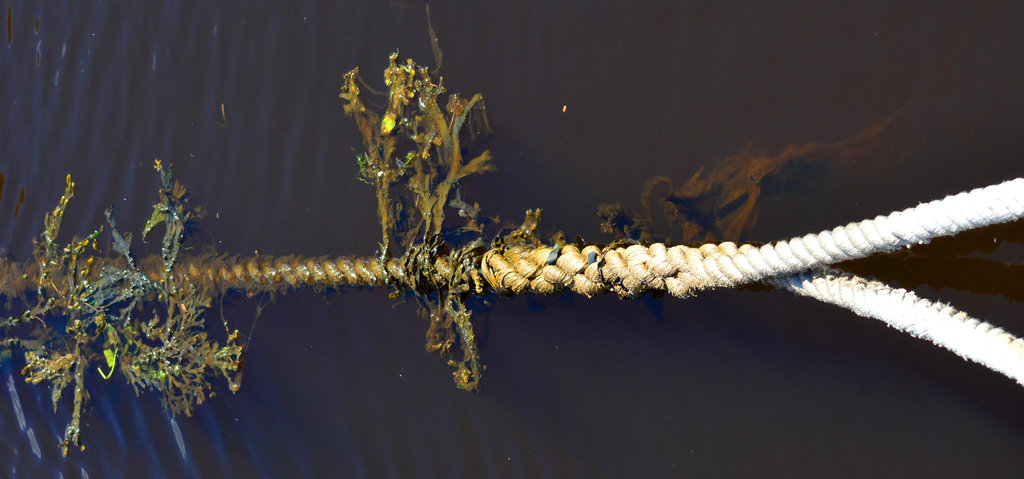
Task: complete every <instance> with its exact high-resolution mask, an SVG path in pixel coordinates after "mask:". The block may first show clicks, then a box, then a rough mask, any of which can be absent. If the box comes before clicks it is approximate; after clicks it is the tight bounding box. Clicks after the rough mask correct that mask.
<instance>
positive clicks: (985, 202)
mask: <svg viewBox="0 0 1024 479" xmlns="http://www.w3.org/2000/svg"><path fill="white" fill-rule="evenodd" d="M1022 216H1024V178H1018V179H1015V180H1011V181H1007V182H1004V183H1000V184H997V185H993V186H988V187H985V188H978V189H975V190H972V191H969V192H965V193H960V194H958V195H953V196H948V197H946V198H943V199H941V200H936V201H932V202H929V203H924V204H921V205H919V206H916V207H914V208H908V209H905V210H903V211H897V212H895V213H892V214H890V215H888V216H879V217H877V218H875V219H871V220H864V221H860V222H856V223H850V224H848V225H846V226H840V227H837V228H835V229H832V230H826V231H822V232H820V233H818V234H809V235H806V236H802V237H796V238H792V239H789V240H785V241H779V242H776V243H770V244H766V245H763V246H754V245H749V244H744V245H740V246H737V245H736V244H734V243H729V242H725V243H719V244H705V245H702V246H700V247H696V248H694V247H689V246H682V245H677V246H666V245H664V244H662V243H655V244H652V245H650V246H643V245H639V244H634V245H629V246H618V247H611V248H599V247H597V246H586V247H584V248H583V249H582V250H580V249H578V248H577V247H575V246H572V245H570V246H566V247H564V248H561V249H560V250H558V249H556V248H531V247H527V246H513V247H507V248H495V249H492V250H490V251H488V252H487V253H485V254H484V256H483V260H482V264H481V267H480V270H481V273H482V275H483V277H484V278H485V279H486V280H487V283H488V284H489V285H490V287H491V288H493V289H495V290H497V291H503V292H510V293H520V292H523V291H526V290H529V291H532V292H535V293H541V294H549V293H553V292H557V291H560V290H562V289H570V290H572V291H574V292H576V293H579V294H582V295H585V296H588V297H590V296H593V295H595V294H597V293H599V292H602V291H613V292H615V293H618V294H619V295H622V296H624V297H632V296H637V295H640V294H643V293H645V292H647V291H668V292H669V293H671V294H672V295H674V296H678V297H687V296H692V295H693V294H695V293H696V292H698V291H700V290H703V289H707V288H714V287H736V286H740V285H743V284H747V283H751V282H755V281H761V280H764V279H766V278H771V277H776V276H784V275H790V274H794V273H798V272H801V271H806V270H809V269H813V268H820V267H822V266H826V265H830V264H834V263H837V262H840V261H846V260H851V259H857V258H863V257H865V256H869V255H871V254H874V253H879V252H884V251H892V250H895V249H898V248H901V247H905V246H911V245H915V244H923V243H926V242H928V241H930V240H931V239H932V238H936V237H939V236H947V235H954V234H957V233H960V232H962V231H966V230H970V229H974V228H979V227H982V226H988V225H992V224H996V223H1004V222H1007V221H1013V220H1016V219H1019V218H1021V217H1022Z"/></svg>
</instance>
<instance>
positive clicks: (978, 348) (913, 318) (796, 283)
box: [769, 271, 1024, 385]
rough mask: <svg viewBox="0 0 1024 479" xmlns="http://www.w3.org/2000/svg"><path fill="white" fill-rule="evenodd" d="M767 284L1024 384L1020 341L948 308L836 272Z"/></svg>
mask: <svg viewBox="0 0 1024 479" xmlns="http://www.w3.org/2000/svg"><path fill="white" fill-rule="evenodd" d="M769 282H770V283H772V284H774V285H776V286H778V287H782V288H786V289H788V290H790V291H792V292H794V293H796V294H798V295H800V296H809V297H812V298H815V299H817V300H820V301H824V302H826V303H832V304H835V305H838V306H842V307H844V308H847V309H850V310H851V311H853V312H855V313H857V314H859V315H861V316H865V317H868V318H875V319H880V320H882V321H885V322H886V324H888V325H890V326H892V327H894V328H896V329H898V330H900V331H903V332H905V333H908V334H910V335H912V336H914V337H918V338H921V339H927V340H929V341H931V342H932V343H935V344H936V345H938V346H941V347H943V348H946V349H948V350H950V351H953V352H954V353H956V354H957V355H959V356H960V357H962V358H964V359H968V360H971V361H974V362H976V363H979V364H982V365H984V366H986V367H988V368H989V369H991V370H993V371H998V372H1000V373H1002V374H1004V375H1006V376H1007V377H1009V378H1010V379H1013V380H1014V381H1017V382H1018V383H1019V384H1021V385H1024V340H1021V339H1020V338H1017V337H1016V336H1014V335H1012V334H1010V333H1008V332H1006V331H1004V330H1002V329H1000V328H998V327H995V326H993V325H991V324H989V323H986V322H984V321H981V320H978V319H975V318H972V317H970V316H968V315H967V313H965V312H963V311H959V310H957V309H956V308H953V307H952V306H949V305H947V304H943V303H933V302H931V301H929V300H927V299H923V298H919V297H917V295H915V294H914V293H913V292H911V291H907V290H904V289H897V288H891V287H889V286H888V285H885V284H883V283H879V282H877V281H868V280H865V279H863V278H860V277H857V276H853V275H850V274H841V272H838V271H831V272H821V271H819V272H816V273H803V274H797V275H791V276H785V277H778V278H773V279H772V280H770V281H769Z"/></svg>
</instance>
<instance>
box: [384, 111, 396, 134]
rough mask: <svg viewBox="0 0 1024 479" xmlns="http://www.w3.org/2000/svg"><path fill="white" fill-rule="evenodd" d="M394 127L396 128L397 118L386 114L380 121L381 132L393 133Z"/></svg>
mask: <svg viewBox="0 0 1024 479" xmlns="http://www.w3.org/2000/svg"><path fill="white" fill-rule="evenodd" d="M394 129H395V119H394V118H391V116H390V115H388V116H385V117H384V119H382V120H381V121H380V134H382V135H387V134H388V133H391V130H394Z"/></svg>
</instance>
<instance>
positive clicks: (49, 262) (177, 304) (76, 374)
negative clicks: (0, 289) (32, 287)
mask: <svg viewBox="0 0 1024 479" xmlns="http://www.w3.org/2000/svg"><path fill="white" fill-rule="evenodd" d="M155 168H156V170H157V171H158V172H159V173H160V177H161V188H160V192H159V194H160V197H159V201H158V202H157V203H156V204H155V205H154V209H153V215H152V217H151V218H150V220H149V221H147V222H146V225H145V227H144V228H143V236H144V237H145V236H147V235H148V234H149V233H150V232H151V231H152V230H153V229H154V228H155V227H156V226H158V225H160V224H163V225H164V227H165V234H164V237H163V241H162V244H161V255H160V268H159V272H157V273H156V274H152V273H150V274H147V273H145V272H143V271H141V270H140V269H139V267H138V262H137V261H136V260H135V258H134V257H133V255H132V254H131V240H132V236H131V234H124V235H122V234H121V233H120V231H119V230H118V228H117V225H116V222H115V220H114V216H113V211H112V209H108V210H107V211H106V217H107V223H108V226H109V229H110V234H111V249H112V250H113V252H114V253H116V254H117V255H118V256H119V258H99V257H98V256H93V255H87V253H88V252H91V251H99V248H98V246H97V242H96V240H97V237H98V236H99V234H100V233H101V231H102V230H103V228H99V229H97V230H96V231H95V232H93V233H92V234H90V235H89V236H87V237H86V238H84V239H78V238H75V239H73V240H72V241H71V242H70V243H68V244H66V245H62V244H60V243H58V242H57V237H58V234H59V232H60V225H61V221H62V220H63V218H64V214H65V210H66V208H67V206H68V203H69V202H70V200H71V198H72V197H73V196H74V193H75V183H74V182H73V181H71V176H70V175H69V176H68V177H67V179H66V187H65V192H64V194H63V195H62V196H61V199H60V201H59V203H58V205H57V207H56V208H55V209H54V210H53V211H52V212H51V213H48V214H47V215H46V218H45V220H44V223H45V228H44V231H43V233H42V234H41V235H40V237H39V238H38V239H37V240H36V243H35V252H34V257H35V262H36V263H37V264H38V274H36V275H35V282H36V298H35V299H36V304H35V305H34V306H32V307H31V308H29V309H27V310H25V312H24V313H22V314H21V315H20V316H18V317H16V318H13V317H12V318H7V319H6V320H5V321H4V322H3V324H2V326H0V327H2V329H3V330H4V338H5V341H4V344H5V346H7V347H15V346H17V347H19V348H21V349H24V350H25V351H26V352H25V362H26V366H25V367H24V369H23V371H22V373H23V374H25V376H26V379H27V381H28V382H30V383H33V384H38V383H44V382H45V383H49V384H50V389H51V399H52V401H53V407H54V412H56V411H57V408H58V405H59V404H60V401H61V398H62V396H63V393H64V391H65V390H66V389H67V387H68V386H71V385H72V384H74V402H73V406H72V418H71V422H70V423H69V424H68V425H67V427H66V428H65V433H64V440H63V442H62V443H61V444H60V447H61V448H62V449H63V451H64V453H65V454H67V451H68V448H69V446H72V445H75V446H81V447H82V448H83V449H84V446H83V445H82V441H81V416H82V409H83V407H84V405H85V404H86V403H87V401H88V399H89V394H88V388H87V386H86V377H87V374H86V372H88V371H89V369H90V367H92V365H93V364H94V363H99V364H100V366H99V367H97V370H98V372H99V374H100V376H101V377H102V378H103V379H104V380H106V379H110V378H111V376H113V375H114V373H115V371H119V372H120V373H121V374H122V375H124V377H125V379H126V381H127V382H128V383H129V384H131V385H132V386H133V388H134V389H135V391H136V393H140V392H141V391H147V390H151V391H157V392H158V393H159V394H160V395H161V400H162V402H163V405H164V407H165V408H166V409H167V410H168V411H170V412H171V413H172V414H180V413H184V414H186V415H191V413H192V410H193V407H194V406H195V405H197V404H200V403H202V402H203V401H204V400H205V399H206V398H207V397H209V396H211V395H212V394H213V389H212V385H211V383H210V380H209V376H211V375H215V374H216V375H221V376H223V377H225V378H226V379H227V380H228V382H229V384H230V389H231V391H237V389H238V381H239V379H240V369H241V366H242V346H241V345H240V344H239V341H238V337H239V334H238V331H237V330H235V331H228V332H227V339H226V344H225V345H224V346H220V345H219V344H218V343H217V342H215V341H213V340H211V339H210V337H209V335H208V333H207V332H206V324H205V311H206V309H208V308H209V306H210V297H209V295H208V294H206V293H205V292H203V291H201V290H200V289H199V288H198V287H197V286H196V285H195V284H192V283H190V282H187V281H182V280H181V278H180V277H179V276H176V275H174V274H172V270H173V267H174V264H175V262H176V261H177V260H178V257H179V253H180V251H181V246H182V244H183V242H184V241H185V237H186V231H187V229H188V225H189V223H190V221H192V219H193V218H194V216H195V215H196V210H193V209H190V208H189V207H188V205H187V202H188V195H187V192H186V190H185V188H184V187H182V186H181V185H180V184H179V183H177V182H175V181H174V180H173V178H172V176H171V173H170V172H169V171H168V170H165V169H164V168H163V166H162V165H161V164H160V161H159V160H157V162H156V165H155ZM97 258H99V259H97ZM25 276H26V277H28V274H27V273H26V274H25ZM149 303H156V304H158V305H160V306H161V308H160V309H162V313H158V312H156V311H155V310H154V311H153V314H152V317H151V318H150V319H148V320H145V319H143V316H142V314H141V312H140V311H141V309H142V306H143V305H144V304H149ZM61 327H62V328H63V331H62V332H61V331H59V330H60V329H61ZM101 361H102V362H101ZM104 363H105V364H106V369H107V372H104V370H103V368H102V365H103V364H104ZM90 376H91V373H90Z"/></svg>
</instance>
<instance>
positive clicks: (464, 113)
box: [339, 33, 496, 390]
mask: <svg viewBox="0 0 1024 479" xmlns="http://www.w3.org/2000/svg"><path fill="white" fill-rule="evenodd" d="M431 39H432V47H433V49H434V56H435V60H436V61H437V63H438V66H440V58H441V52H440V48H438V47H437V41H436V36H435V35H433V33H432V34H431ZM384 84H385V86H387V91H386V93H384V96H385V97H386V102H385V105H386V107H385V110H384V111H383V112H380V113H378V112H375V111H373V110H371V109H370V108H368V107H367V106H366V103H364V102H363V100H362V99H361V97H360V94H361V91H362V90H361V89H360V85H364V86H365V85H366V82H365V81H364V80H363V79H362V78H361V77H360V75H359V69H358V68H356V69H353V70H352V71H350V72H349V73H347V74H346V75H345V76H344V79H343V84H342V88H341V94H340V95H339V96H340V98H342V99H343V100H345V102H346V104H345V106H344V109H345V113H346V114H348V115H350V116H352V117H353V118H355V121H356V126H357V127H358V128H359V131H360V133H361V134H362V136H363V144H364V146H365V147H366V151H365V152H364V153H360V154H358V155H356V163H357V165H358V167H359V179H360V180H361V181H362V182H364V183H367V184H369V185H371V186H373V187H374V189H375V192H376V196H377V213H378V217H379V220H380V226H381V245H380V251H379V257H380V258H382V259H386V258H390V257H391V256H392V255H393V254H394V253H395V250H398V251H401V252H403V256H404V257H405V258H406V259H405V261H404V264H405V265H406V269H407V270H408V271H409V273H410V275H412V276H413V277H414V278H418V279H417V280H416V281H414V287H413V292H414V293H415V294H416V295H417V296H418V297H419V299H420V305H421V308H420V310H421V315H422V316H424V317H426V318H427V321H428V323H429V327H428V330H427V346H426V348H427V350H428V351H431V352H437V353H439V354H441V355H442V357H445V358H448V362H449V364H450V365H452V366H453V367H454V368H455V369H456V371H455V372H454V376H455V383H456V385H457V386H458V387H460V388H462V389H467V390H474V389H476V388H477V386H478V384H479V381H480V378H481V376H482V375H483V369H484V368H483V365H482V364H481V362H480V357H479V352H478V350H477V346H476V337H475V334H474V333H473V324H472V321H471V320H470V317H471V312H470V311H469V310H468V309H467V308H466V306H465V303H464V300H465V296H466V295H467V294H468V293H470V292H471V290H472V289H473V288H472V287H470V286H467V285H466V284H464V283H462V282H461V281H455V282H450V283H449V284H439V283H438V282H437V280H436V278H435V276H436V275H435V274H434V272H433V271H432V270H433V269H434V268H435V267H436V259H437V258H438V257H441V256H447V257H448V259H449V262H448V264H450V265H454V267H455V268H456V269H458V268H462V269H463V270H464V271H461V270H460V271H455V272H453V274H451V275H448V277H449V278H463V277H464V276H466V275H469V271H470V270H472V271H474V272H475V268H474V267H473V264H472V261H465V259H466V258H470V257H471V256H473V254H472V253H473V252H474V251H476V250H478V249H479V248H480V246H481V245H482V243H481V242H480V238H479V234H480V233H482V231H483V225H484V223H487V222H488V221H487V220H486V219H482V218H481V216H480V214H479V210H480V206H479V204H472V205H471V204H469V203H467V202H466V201H464V200H463V199H462V196H461V191H460V190H459V187H458V184H459V182H460V181H461V180H462V179H463V178H465V177H467V176H469V175H472V174H476V173H484V172H487V171H492V170H493V169H494V166H493V165H492V163H491V159H492V157H491V154H490V152H489V151H486V150H485V151H483V152H481V153H479V154H478V155H476V156H474V157H473V158H472V159H470V160H469V161H466V160H465V158H464V156H463V154H464V149H465V147H464V143H465V142H471V141H472V140H473V139H475V138H476V137H478V136H481V135H484V134H489V133H490V125H489V124H488V121H487V116H486V107H485V104H484V99H483V96H482V95H480V94H479V93H477V94H475V95H473V96H472V97H470V98H469V99H468V100H467V99H466V98H465V97H463V96H462V95H459V94H458V93H452V94H449V95H448V96H447V100H446V104H445V107H444V108H442V107H441V106H440V103H439V102H440V101H442V95H444V94H445V93H446V89H445V87H444V78H443V77H438V78H437V79H436V80H435V78H434V76H433V74H432V73H431V71H430V70H429V69H428V68H426V67H423V66H420V65H417V64H416V62H414V61H413V60H412V59H406V60H405V61H404V62H402V61H400V60H399V55H398V52H394V53H392V54H391V55H390V57H389V58H388V67H387V69H386V70H385V71H384ZM367 89H368V90H371V91H373V90H372V89H371V88H369V87H367ZM446 209H449V210H455V211H456V212H457V213H458V214H459V216H460V217H462V218H464V219H465V224H463V225H461V226H458V227H452V226H446V224H445V217H446ZM493 221H496V220H493ZM461 235H469V236H470V237H471V239H470V240H469V241H468V242H466V244H464V245H462V246H461V247H458V248H450V247H449V246H448V245H447V244H446V243H445V242H444V241H443V240H442V238H443V237H452V238H455V237H459V236H461ZM476 256H479V252H477V253H476ZM456 344H459V345H460V346H461V348H460V349H461V355H455V354H454V353H453V346H454V345H456Z"/></svg>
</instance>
